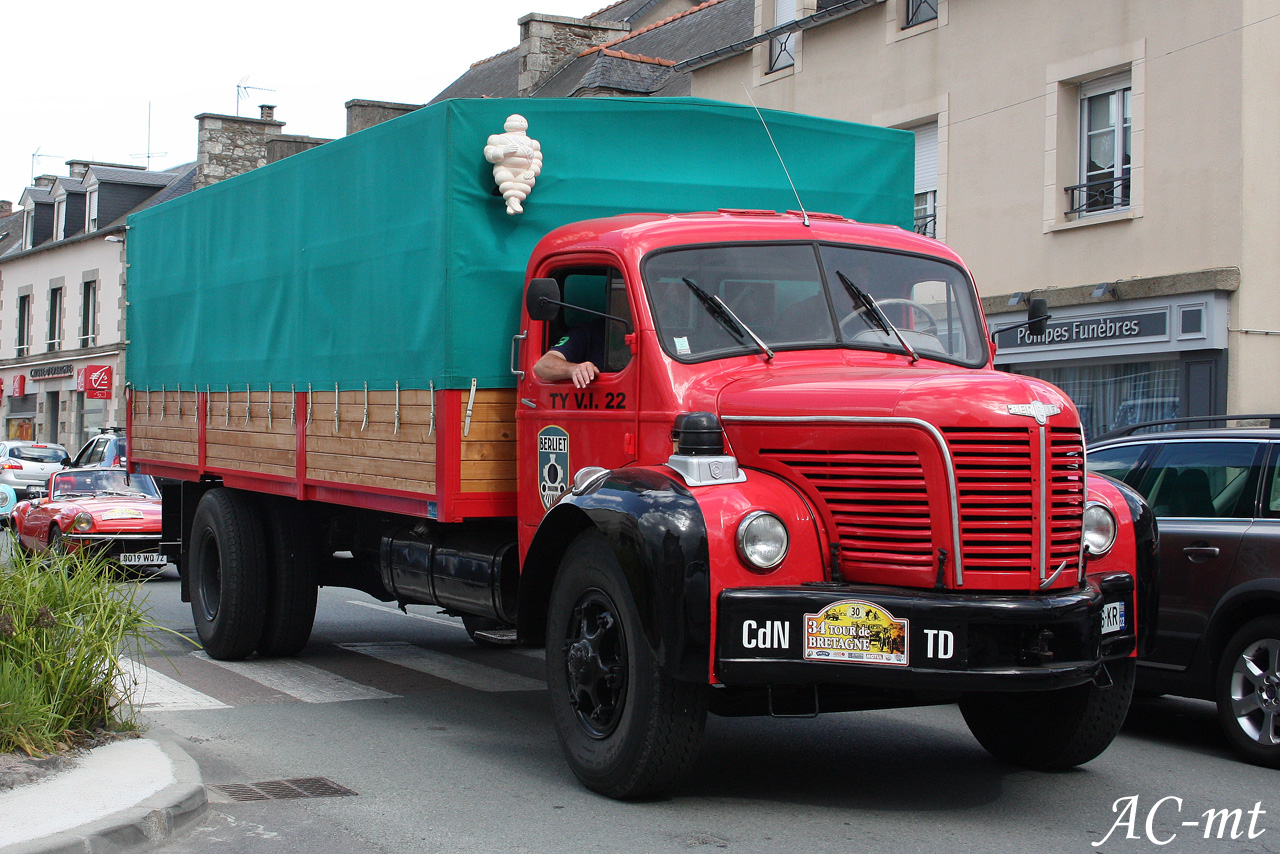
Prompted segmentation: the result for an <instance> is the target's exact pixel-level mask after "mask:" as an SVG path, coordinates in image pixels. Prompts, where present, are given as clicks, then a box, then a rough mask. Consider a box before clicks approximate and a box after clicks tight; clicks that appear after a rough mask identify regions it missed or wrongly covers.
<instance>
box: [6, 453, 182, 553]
mask: <svg viewBox="0 0 1280 854" xmlns="http://www.w3.org/2000/svg"><path fill="white" fill-rule="evenodd" d="M13 529H14V531H15V532H16V533H17V535H18V542H19V544H20V545H21V546H22V547H23V548H25V549H29V550H30V551H33V552H36V553H37V554H39V553H43V552H47V551H53V552H57V551H61V550H67V551H77V550H80V549H88V548H92V549H94V550H95V551H97V550H101V551H103V552H105V553H106V554H108V555H110V556H111V557H113V558H114V559H116V560H117V561H119V562H120V563H121V564H122V565H124V566H126V567H138V568H144V567H157V568H158V567H161V566H164V564H165V559H164V556H163V555H162V554H160V491H159V490H158V489H156V485H155V482H154V481H153V480H152V479H151V478H150V477H148V476H147V475H145V474H128V473H127V472H126V471H125V470H124V469H68V470H67V471H60V472H55V473H54V474H53V475H51V476H50V478H49V494H48V496H47V497H45V498H33V499H31V500H29V501H22V502H19V503H18V505H17V506H16V507H14V508H13Z"/></svg>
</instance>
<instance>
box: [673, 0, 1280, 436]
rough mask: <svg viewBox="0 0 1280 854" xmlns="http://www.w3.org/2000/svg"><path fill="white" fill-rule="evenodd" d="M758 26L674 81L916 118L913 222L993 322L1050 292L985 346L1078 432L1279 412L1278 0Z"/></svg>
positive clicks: (816, 13) (799, 16) (803, 108)
mask: <svg viewBox="0 0 1280 854" xmlns="http://www.w3.org/2000/svg"><path fill="white" fill-rule="evenodd" d="M755 34H756V36H755V38H754V39H751V40H748V41H745V42H739V43H738V44H737V45H734V46H732V47H730V48H726V49H721V50H719V51H716V52H715V53H708V54H705V55H703V56H700V57H696V58H694V59H691V60H686V61H684V62H683V63H680V64H679V65H677V66H676V67H677V69H679V70H682V71H689V72H692V84H691V89H692V92H691V94H693V95H694V96H698V97H706V98H715V99H720V100H726V101H737V102H743V101H745V100H747V92H748V91H749V93H750V96H751V99H752V100H754V102H755V103H756V104H758V105H759V106H760V107H769V108H775V109H782V110H790V111H796V112H803V113H811V114H816V115H822V116H829V117H833V118H839V119H845V120H849V121H856V122H866V123H870V124H876V125H882V126H888V127H896V128H903V129H907V130H912V131H915V132H916V144H917V174H916V191H917V214H918V216H917V226H918V228H917V230H921V231H925V232H927V233H931V234H933V235H934V236H936V237H937V238H938V239H939V240H943V241H945V242H946V243H948V244H949V245H951V246H952V247H954V248H955V249H956V250H957V251H958V252H960V253H961V255H962V256H963V257H964V258H965V259H966V260H967V262H968V263H969V265H970V267H971V269H972V271H973V273H974V277H975V279H976V281H977V284H978V288H979V291H980V293H981V294H982V295H983V297H984V306H985V307H986V310H987V313H988V317H989V319H990V320H991V322H992V325H993V327H996V326H1000V325H1002V324H1004V323H1012V322H1016V321H1017V320H1019V319H1025V317H1026V300H1027V299H1029V298H1030V297H1031V296H1033V295H1034V296H1038V297H1045V298H1047V299H1048V301H1049V305H1050V311H1051V312H1052V314H1053V320H1052V321H1051V323H1050V331H1049V333H1048V334H1047V335H1046V336H1044V337H1043V338H1042V339H1038V340H1037V339H1032V338H1029V337H1028V336H1027V334H1026V333H1025V332H1022V333H1017V332H1010V333H1005V334H1001V335H1000V336H999V349H998V351H997V356H996V361H997V365H999V366H1001V367H1004V368H1006V369H1009V370H1014V371H1018V372H1021V373H1027V374H1033V375H1037V376H1043V377H1045V378H1048V379H1050V380H1051V381H1054V382H1057V383H1058V384H1059V385H1061V386H1062V387H1063V388H1064V389H1065V390H1066V391H1067V392H1068V393H1069V394H1071V395H1072V397H1073V399H1075V401H1076V403H1077V404H1078V405H1079V407H1080V409H1081V413H1082V415H1083V416H1084V418H1085V422H1086V429H1087V430H1088V432H1089V433H1090V435H1097V434H1098V433H1100V432H1103V431H1104V430H1106V429H1111V428H1113V427H1115V426H1119V425H1122V424H1124V423H1132V422H1133V421H1136V420H1146V419H1150V418H1159V417H1170V416H1173V415H1199V414H1210V413H1214V414H1216V413H1224V412H1230V413H1245V412H1252V413H1260V412H1277V411H1280V385H1278V384H1277V383H1276V382H1275V381H1274V374H1275V372H1276V371H1277V370H1278V369H1280V240H1278V239H1277V236H1276V235H1277V230H1276V228H1275V227H1274V224H1273V222H1272V220H1273V219H1274V215H1273V213H1272V211H1273V209H1274V206H1275V200H1276V199H1277V198H1280V109H1278V107H1280V0H1072V2H1070V3H1054V2H1049V1H1048V0H983V2H977V0H861V1H860V2H859V0H853V2H829V0H756V9H755ZM784 155H786V153H784ZM791 156H797V157H799V156H806V157H808V156H821V157H831V158H836V157H839V156H840V153H839V152H804V153H792V154H791Z"/></svg>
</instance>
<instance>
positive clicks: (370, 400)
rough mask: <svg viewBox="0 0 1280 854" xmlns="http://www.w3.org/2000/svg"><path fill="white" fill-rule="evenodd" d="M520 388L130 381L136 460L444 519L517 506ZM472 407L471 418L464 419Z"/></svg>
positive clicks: (504, 512) (265, 488) (177, 473)
mask: <svg viewBox="0 0 1280 854" xmlns="http://www.w3.org/2000/svg"><path fill="white" fill-rule="evenodd" d="M515 397H516V394H515V390H514V389H482V390H478V391H476V392H475V396H474V399H473V398H472V396H471V392H470V391H463V390H457V389H446V390H436V391H434V392H433V391H431V390H429V389H401V390H400V391H399V392H398V393H397V392H396V391H394V390H375V391H369V392H367V393H366V392H365V391H364V390H363V389H359V390H351V389H343V390H340V391H338V392H337V395H336V406H335V391H334V389H332V388H330V389H327V390H325V389H315V388H313V389H312V390H311V391H310V392H307V391H301V392H299V391H296V390H293V391H290V390H284V391H280V390H276V389H272V390H271V391H270V392H267V391H256V390H255V391H249V390H247V389H243V388H242V389H240V390H239V391H237V390H235V389H226V388H224V389H222V390H220V391H219V390H213V389H210V390H208V391H204V390H202V391H200V392H195V391H192V390H190V389H187V390H181V391H180V390H177V389H162V390H160V391H155V390H151V391H146V390H141V391H139V390H132V393H131V397H130V405H129V431H130V466H131V468H133V469H134V470H137V471H142V472H145V473H149V474H154V475H160V476H165V477H176V478H179V479H184V480H199V479H208V478H221V479H222V480H223V482H224V483H225V484H226V485H228V486H233V487H236V488H242V489H251V490H255V491H261V492H269V493H272V494H277V495H286V496H291V497H295V498H300V499H304V500H319V501H331V502H335V503H344V504H350V505H353V506H359V507H369V508H372V509H379V510H387V511H391V512H398V513H407V514H410V515H417V516H422V517H425V518H436V519H440V520H441V521H457V520H459V519H462V518H474V517H480V516H508V515H514V514H515V490H516V431H515V402H516V400H515ZM468 408H470V416H469V417H468Z"/></svg>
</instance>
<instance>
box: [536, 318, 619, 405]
mask: <svg viewBox="0 0 1280 854" xmlns="http://www.w3.org/2000/svg"><path fill="white" fill-rule="evenodd" d="M605 345H606V338H605V319H604V318H603V317H597V318H595V319H594V320H591V321H589V322H587V323H584V324H582V325H581V326H575V327H573V328H572V329H570V330H569V334H568V335H566V336H564V337H563V338H561V339H560V340H559V341H558V342H556V343H555V344H554V345H552V347H551V348H550V349H549V350H547V352H545V353H543V354H542V358H540V359H538V361H537V362H535V363H534V365H533V373H534V375H536V376H537V377H538V379H540V380H542V381H543V382H561V381H563V380H573V384H574V386H576V387H577V388H586V387H587V386H588V385H590V384H591V382H592V381H593V380H595V379H596V377H598V376H600V368H599V367H598V365H601V364H604V357H605Z"/></svg>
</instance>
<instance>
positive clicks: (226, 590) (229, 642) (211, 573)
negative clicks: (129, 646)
mask: <svg viewBox="0 0 1280 854" xmlns="http://www.w3.org/2000/svg"><path fill="white" fill-rule="evenodd" d="M189 561H190V563H189V570H188V571H189V574H190V578H189V584H190V589H191V614H192V617H194V619H195V624H196V634H197V635H199V637H200V643H201V644H203V645H204V649H205V652H206V653H208V654H209V657H210V658H216V659H218V660H219V661H235V660H237V659H241V658H244V657H245V656H247V655H249V653H251V652H253V650H254V648H255V647H256V646H257V645H258V642H259V641H260V640H261V638H262V627H263V623H264V619H265V616H266V602H267V573H266V563H267V561H266V549H265V547H264V544H263V535H262V524H261V522H259V520H258V514H257V508H256V507H255V506H254V504H253V501H252V500H251V499H250V498H249V497H248V496H247V495H245V494H243V493H240V492H236V491H234V490H230V489H225V488H219V489H211V490H209V491H208V492H206V493H205V494H204V497H203V498H201V499H200V504H199V505H198V506H197V507H196V513H195V519H194V520H193V522H192V525H191V554H190V557H189Z"/></svg>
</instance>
